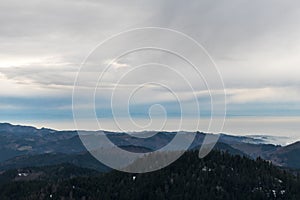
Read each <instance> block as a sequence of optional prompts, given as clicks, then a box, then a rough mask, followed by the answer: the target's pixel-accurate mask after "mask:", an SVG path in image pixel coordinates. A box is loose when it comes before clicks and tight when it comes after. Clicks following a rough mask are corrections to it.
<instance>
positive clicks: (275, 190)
mask: <svg viewBox="0 0 300 200" xmlns="http://www.w3.org/2000/svg"><path fill="white" fill-rule="evenodd" d="M24 170H25V169H23V171H24ZM39 170H43V172H42V173H40V174H43V175H41V176H36V177H38V178H34V179H28V180H22V179H21V180H18V179H16V178H14V179H9V177H11V178H12V177H14V173H17V172H20V170H18V171H14V170H11V171H9V172H6V173H4V174H2V175H1V176H2V179H0V180H2V184H1V186H0V195H1V199H2V200H5V199H86V200H88V199H225V200H226V199H230V200H233V199H243V200H247V199H249V200H250V199H257V200H259V199H295V200H296V199H300V190H299V189H300V178H299V176H298V175H297V173H291V172H288V171H286V170H283V169H279V168H278V167H275V166H273V165H272V164H271V163H270V162H268V161H264V160H262V159H260V158H258V159H256V160H252V159H249V158H247V157H242V156H239V155H231V154H229V153H227V152H221V151H212V152H211V153H210V154H209V155H208V156H207V157H205V158H204V159H199V158H198V155H197V152H196V151H189V152H186V153H185V154H184V155H183V156H182V157H181V158H180V159H178V160H177V161H176V162H174V163H173V164H171V165H170V166H168V167H166V168H164V169H162V170H159V171H156V172H150V173H144V174H130V173H124V172H119V171H111V172H108V173H97V172H95V171H91V170H88V169H82V168H81V169H80V168H78V167H75V166H72V165H69V164H68V165H62V166H56V167H44V168H40V169H30V170H29V169H27V171H26V172H27V173H28V174H30V173H34V172H37V171H39ZM19 175H20V174H19ZM3 177H7V178H6V179H3Z"/></svg>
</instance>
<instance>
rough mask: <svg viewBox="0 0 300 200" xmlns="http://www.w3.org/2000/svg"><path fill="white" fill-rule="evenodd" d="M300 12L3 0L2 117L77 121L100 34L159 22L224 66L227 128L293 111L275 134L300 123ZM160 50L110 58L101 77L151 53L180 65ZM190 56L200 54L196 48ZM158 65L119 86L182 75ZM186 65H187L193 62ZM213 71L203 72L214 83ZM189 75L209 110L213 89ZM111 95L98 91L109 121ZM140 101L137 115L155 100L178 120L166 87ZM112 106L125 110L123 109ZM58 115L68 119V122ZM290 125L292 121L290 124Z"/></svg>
mask: <svg viewBox="0 0 300 200" xmlns="http://www.w3.org/2000/svg"><path fill="white" fill-rule="evenodd" d="M299 19H300V3H299V2H298V1H296V0H295V1H279V0H278V1H277V0H267V1H266V0H257V1H253V0H251V1H244V0H232V1H230V2H229V1H214V0H200V1H196V0H195V1H188V2H186V1H174V0H172V1H135V2H134V1H130V2H128V1H119V2H113V1H103V0H65V1H61V0H51V1H41V0H27V1H26V3H25V2H20V1H15V0H2V1H1V3H0V44H1V45H0V90H1V93H0V120H1V121H3V122H4V121H6V122H12V123H24V124H32V125H38V126H46V127H47V126H50V127H53V128H70V129H72V128H74V126H73V124H72V117H73V116H72V90H73V84H74V80H75V78H76V74H77V72H78V71H79V69H80V64H81V63H82V62H83V60H84V59H85V58H86V57H87V56H88V55H89V53H90V52H91V51H92V50H93V49H94V48H95V47H96V46H97V45H98V44H99V43H100V42H102V41H104V40H105V39H107V38H108V37H110V36H112V35H114V34H118V33H120V32H122V31H125V30H130V29H133V28H140V27H163V28H169V29H173V30H177V31H180V32H182V33H184V34H187V35H189V36H190V37H192V38H194V39H195V40H196V41H197V42H198V43H200V44H201V45H202V46H203V47H204V48H205V49H206V51H207V52H208V53H209V55H210V56H211V57H212V59H213V60H214V62H215V64H216V65H217V66H218V68H219V70H220V73H221V76H222V78H223V81H224V84H225V88H226V93H227V117H228V122H229V123H227V124H225V130H226V131H228V132H235V131H236V132H243V131H244V132H247V133H251V131H255V132H256V133H257V132H260V129H257V128H255V129H253V124H259V123H260V122H261V121H258V122H257V121H256V122H253V124H252V125H249V124H247V125H245V123H244V122H243V123H242V122H241V120H243V119H247V120H246V121H248V119H249V118H253V117H257V119H263V120H264V122H265V121H266V120H268V124H266V123H262V124H260V125H259V127H261V132H262V133H265V132H266V133H268V134H270V132H272V131H273V130H274V129H276V130H279V129H280V128H278V123H279V122H278V123H277V126H276V128H273V129H271V128H270V127H269V129H268V127H265V126H272V125H271V124H272V123H271V122H272V120H273V119H274V118H277V119H282V120H281V122H282V123H283V122H286V119H291V118H292V119H293V120H292V122H291V121H289V122H288V125H286V124H285V125H282V126H281V129H280V131H278V132H282V131H283V130H287V132H288V131H291V132H293V131H295V129H296V128H297V124H299V122H300V120H299V118H298V117H299V116H300V103H299V102H300V78H299V76H300V56H299V54H300V20H299ZM148 37H152V38H156V37H157V38H159V35H151V34H150V33H149V35H148ZM157 40H159V41H162V40H164V41H167V42H169V44H170V43H171V44H172V46H174V48H175V47H176V48H178V47H181V48H184V49H188V47H187V46H186V43H184V42H183V43H180V41H178V40H177V39H176V38H172V39H170V38H168V39H167V40H166V38H159V39H157ZM170 41H171V42H170ZM131 44H132V41H130V40H123V41H122V42H119V43H113V44H111V45H110V47H109V48H108V47H107V51H108V52H109V51H113V50H114V49H118V48H119V47H120V46H122V48H124V49H126V48H127V49H128V50H131V49H130V45H131ZM156 53H157V52H150V53H147V54H146V55H148V56H145V54H143V53H141V54H139V52H138V53H133V54H132V55H128V56H125V57H124V58H122V59H121V60H119V61H116V62H114V63H112V69H111V70H110V73H108V74H107V77H105V81H106V83H109V82H110V81H117V80H119V79H120V77H121V75H120V70H122V69H124V70H125V71H126V72H128V71H130V69H131V68H132V67H133V66H136V65H138V64H142V63H143V62H145V61H147V62H150V60H151V59H154V61H155V62H158V61H161V60H163V61H162V63H164V64H165V62H166V63H167V64H168V65H170V66H171V65H172V66H175V68H176V67H177V68H180V67H183V65H184V64H183V63H181V62H180V60H178V61H177V59H175V58H171V57H168V55H165V54H164V53H161V54H160V55H157V54H156ZM98 54H99V52H98ZM100 54H101V52H100ZM190 55H192V56H194V57H197V54H196V53H195V51H192V50H191V51H190ZM202 56H203V55H202ZM110 59H112V58H107V59H103V60H101V61H100V60H97V62H98V65H99V66H100V68H97V69H96V70H95V71H97V70H98V71H99V72H101V70H103V69H104V68H103V67H104V66H105V64H107V62H109V61H110ZM102 64H103V66H101V65H102ZM152 67H153V71H151V70H150V71H149V69H151V67H150V68H147V69H148V71H147V70H145V71H143V72H141V73H142V74H138V73H136V74H132V75H131V76H128V77H127V80H123V81H124V82H123V83H122V86H124V88H128V87H130V86H137V85H140V84H142V82H143V81H145V80H147V81H150V79H151V78H154V82H155V81H158V80H168V81H166V82H163V83H165V84H171V83H174V80H177V79H176V75H175V74H174V76H173V75H172V73H168V72H167V71H164V69H163V67H162V66H161V68H160V69H159V70H158V69H157V68H155V66H152ZM156 67H157V66H156ZM184 69H185V68H184ZM160 70H161V71H160ZM95 71H93V73H94V72H95ZM159 71H160V73H159ZM184 71H185V72H186V73H187V74H188V73H190V72H189V71H188V70H184ZM122 73H124V71H123V72H122ZM122 73H121V74H122ZM182 73H184V72H182ZM190 74H192V73H190ZM185 76H188V77H189V75H185ZM191 76H192V75H191ZM149 77H150V79H149ZM213 78H214V77H206V79H208V80H210V82H211V80H213ZM148 79H149V80H148ZM190 82H191V84H192V85H193V86H195V87H196V92H197V95H198V96H197V98H199V99H201V98H202V99H201V100H202V102H201V103H202V105H203V107H204V109H203V110H204V117H205V116H206V114H205V111H206V109H205V108H207V102H209V101H208V99H207V96H205V95H201V94H203V93H205V87H204V85H203V82H202V81H199V84H198V85H197V79H193V78H192V77H190ZM179 83H180V84H179ZM87 85H88V82H87ZM212 85H213V82H212ZM125 86H126V87H125ZM197 86H199V87H197ZM173 87H175V89H174V90H176V91H180V92H181V94H182V95H183V97H184V98H185V99H184V100H183V101H184V102H190V101H189V100H190V99H189V98H192V96H191V94H190V93H189V92H190V91H189V90H188V89H187V88H188V85H186V87H185V86H184V85H183V84H181V82H177V85H176V84H175V83H174V84H173ZM212 87H214V86H212ZM153 88H154V89H153ZM218 89H220V88H214V90H213V92H218ZM108 90H109V89H108ZM105 91H106V90H105ZM128 91H129V90H127V89H123V90H121V92H119V93H118V96H116V104H121V103H122V102H123V99H124V97H125V96H126V94H125V93H127V92H128ZM108 93H109V92H108ZM122 95H124V97H123V96H122ZM108 97H109V95H108V94H106V92H103V91H99V92H98V93H97V98H98V100H97V101H96V102H97V103H96V104H97V105H98V108H97V109H98V110H99V113H97V114H98V117H99V118H103V119H105V120H109V119H110V118H111V117H112V112H111V108H110V99H109V98H108ZM97 98H96V99H97ZM172 98H173V100H172ZM137 99H138V100H137V101H138V102H139V103H138V104H137V105H133V107H132V110H131V112H132V114H133V115H135V117H136V118H144V117H148V114H147V112H146V111H147V109H148V108H149V106H150V105H151V104H152V103H161V104H163V105H164V106H166V108H165V109H166V111H167V116H169V117H172V118H176V117H178V116H179V114H180V113H179V111H180V109H178V105H177V103H178V102H176V101H174V97H172V95H168V92H167V91H163V89H162V88H160V90H158V88H155V87H150V88H147V89H146V90H144V91H143V92H141V93H139V95H138V96H137ZM149 99H151V100H152V101H149ZM187 104H188V103H187ZM143 105H144V107H143ZM189 106H190V107H192V105H189ZM154 110H155V109H154ZM157 110H158V113H157V116H159V115H160V114H162V115H164V114H165V113H164V110H163V109H161V108H160V107H158V108H157ZM191 110H193V109H191ZM116 112H117V113H118V112H120V113H122V110H119V111H116ZM191 116H193V115H192V114H191ZM158 118H159V117H158ZM271 119H272V120H271ZM230 120H231V121H230ZM232 120H233V121H232ZM62 122H66V123H65V124H64V125H62ZM233 122H234V123H233ZM291 123H292V124H291ZM279 124H280V123H279ZM283 124H284V123H283ZM247 126H248V127H247ZM274 127H275V126H274ZM290 127H292V129H290V130H289V128H290ZM247 128H249V129H248V130H247ZM298 128H300V127H299V125H298ZM268 130H269V131H268Z"/></svg>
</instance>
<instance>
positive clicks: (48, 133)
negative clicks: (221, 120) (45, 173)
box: [0, 123, 300, 171]
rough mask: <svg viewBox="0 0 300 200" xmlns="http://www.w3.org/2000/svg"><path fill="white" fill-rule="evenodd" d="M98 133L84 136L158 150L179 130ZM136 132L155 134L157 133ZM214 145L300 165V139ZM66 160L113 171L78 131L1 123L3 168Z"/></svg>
mask: <svg viewBox="0 0 300 200" xmlns="http://www.w3.org/2000/svg"><path fill="white" fill-rule="evenodd" d="M97 133H98V132H97V131H86V132H85V134H84V137H104V136H105V137H106V136H107V137H108V138H109V139H110V140H111V141H112V142H113V143H114V144H115V145H117V146H118V147H120V148H123V149H125V150H127V151H131V152H152V151H155V150H157V149H160V148H161V147H163V146H164V145H166V144H168V143H169V142H170V141H171V140H172V139H173V138H174V136H175V134H176V133H175V132H159V133H157V134H155V135H153V136H152V137H149V138H145V137H143V138H141V137H140V138H136V137H133V136H131V135H129V134H126V133H119V132H108V131H103V132H102V133H104V135H98V134H97ZM134 134H140V135H149V134H150V135H151V134H153V133H152V132H139V133H134ZM206 134H208V133H202V132H197V133H196V137H195V139H194V141H193V143H192V145H191V146H190V149H197V148H199V147H200V146H201V144H202V141H203V138H204V137H205V135H206ZM98 139H101V138H98ZM95 145H96V144H95ZM96 146H97V145H96ZM103 148H105V147H103ZM214 148H215V149H219V150H221V151H227V152H229V153H231V154H238V155H243V156H247V157H249V158H253V159H256V158H258V157H261V158H263V159H265V160H268V161H271V162H272V163H273V164H275V165H277V166H280V167H287V168H295V169H298V168H300V157H299V155H300V142H295V143H293V144H290V145H287V146H282V145H275V144H268V141H267V140H266V138H265V137H262V136H260V137H257V136H232V135H228V134H221V135H220V138H219V141H218V143H217V144H216V145H215V147H214ZM62 163H70V164H73V165H76V166H79V167H85V168H90V169H95V170H98V171H107V170H109V168H108V167H107V166H105V165H103V164H101V163H100V162H99V161H97V160H96V159H95V158H94V157H93V156H91V155H90V154H89V152H88V151H87V150H86V148H85V147H84V145H83V144H82V142H81V140H80V137H79V135H78V133H77V131H57V130H53V129H48V128H41V129H38V128H35V127H31V126H20V125H12V124H9V123H0V170H8V169H15V168H20V167H29V166H30V167H38V166H48V165H56V164H62Z"/></svg>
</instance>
